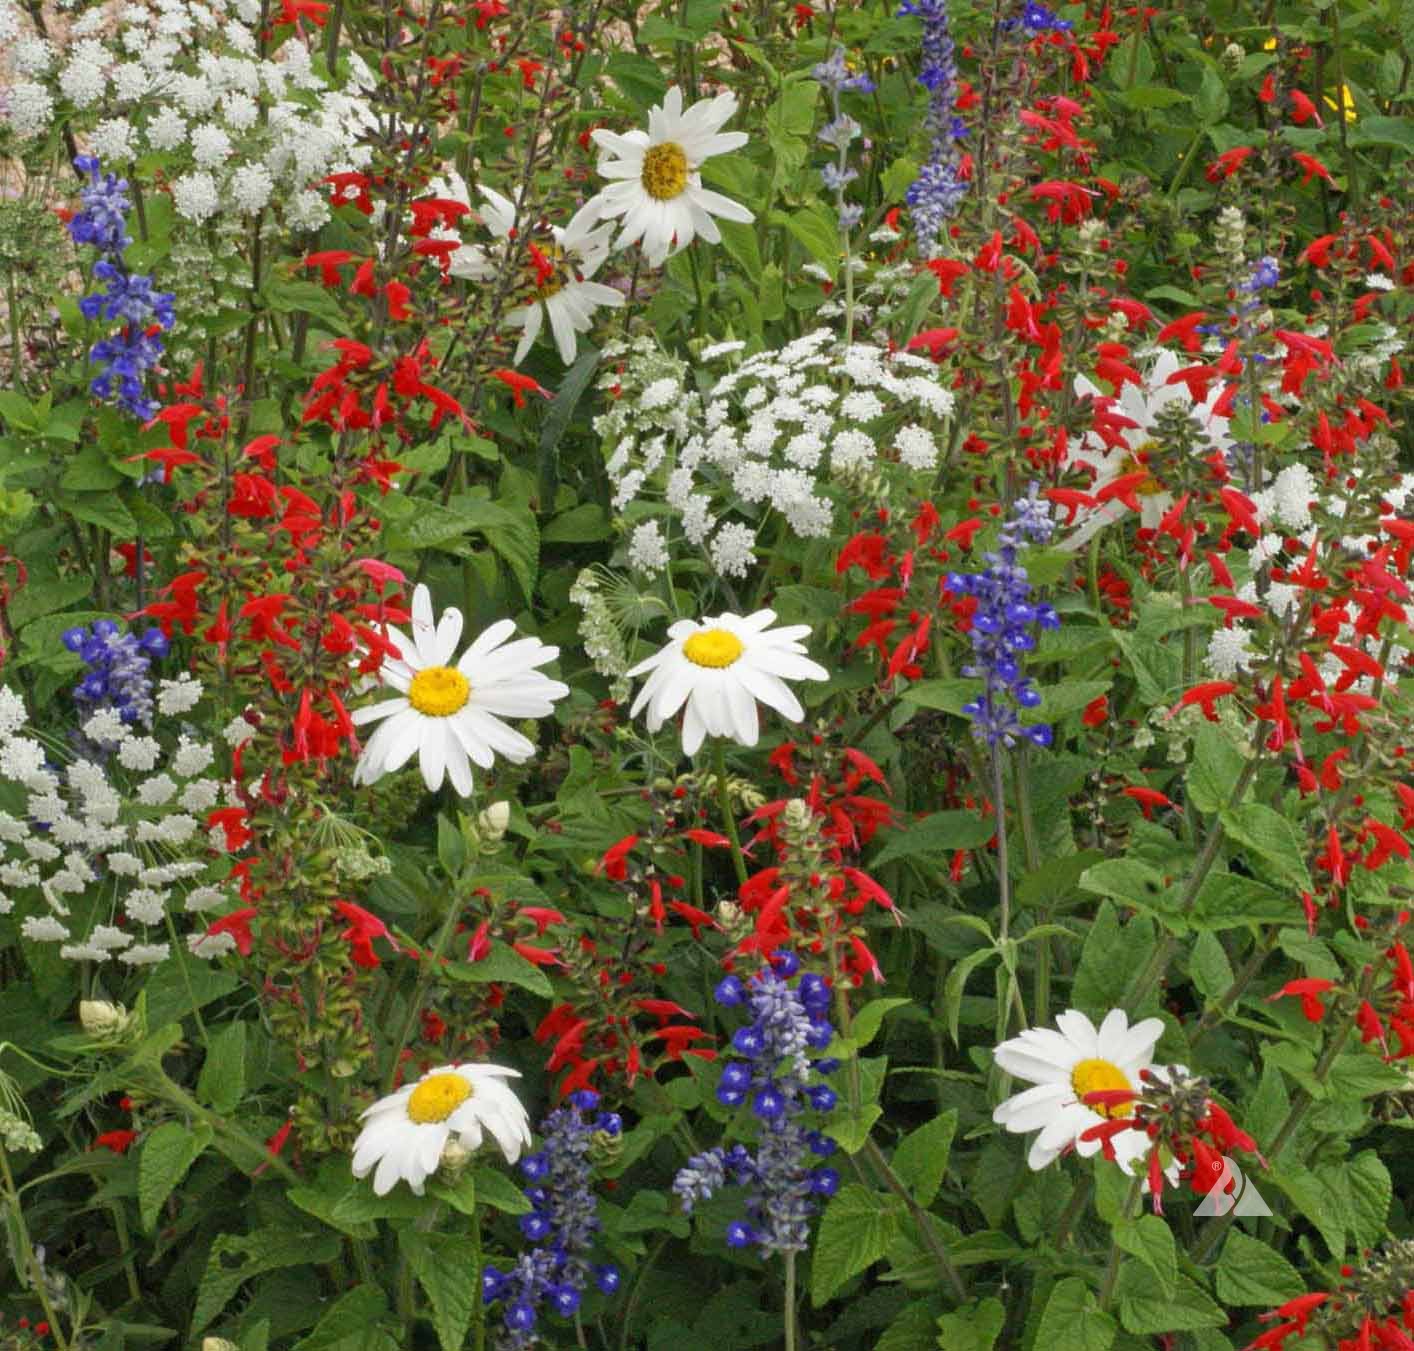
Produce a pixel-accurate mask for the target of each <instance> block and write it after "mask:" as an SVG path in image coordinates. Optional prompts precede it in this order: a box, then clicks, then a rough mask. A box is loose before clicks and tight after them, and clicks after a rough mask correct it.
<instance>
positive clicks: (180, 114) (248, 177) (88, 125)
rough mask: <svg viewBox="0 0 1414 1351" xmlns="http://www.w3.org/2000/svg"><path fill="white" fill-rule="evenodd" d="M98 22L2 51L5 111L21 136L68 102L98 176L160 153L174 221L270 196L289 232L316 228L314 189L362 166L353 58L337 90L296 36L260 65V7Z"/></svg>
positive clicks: (5, 23) (262, 203)
mask: <svg viewBox="0 0 1414 1351" xmlns="http://www.w3.org/2000/svg"><path fill="white" fill-rule="evenodd" d="M107 15H108V11H107V10H106V9H105V8H103V7H101V6H100V7H98V8H95V9H92V10H89V11H87V12H86V13H85V14H84V15H83V16H82V17H81V18H80V19H79V20H78V21H77V22H76V23H75V24H73V25H72V26H71V28H70V29H69V32H68V34H67V35H66V37H65V38H64V41H63V45H62V46H61V47H57V48H56V46H55V44H53V43H50V42H46V41H45V40H43V39H41V38H38V37H35V36H27V37H24V38H21V39H20V40H18V41H16V42H15V43H14V46H13V49H12V50H13V55H12V57H11V64H12V65H13V67H14V71H15V74H16V75H17V76H18V77H20V78H18V79H17V80H16V81H14V82H12V83H11V86H10V91H9V102H8V107H9V121H10V125H11V127H12V128H13V129H14V131H15V132H16V133H17V134H18V135H19V136H21V137H32V136H38V135H40V134H42V133H43V132H44V131H45V130H46V129H47V128H48V126H49V124H50V123H51V121H52V120H53V118H54V115H55V111H56V109H57V108H59V107H60V106H62V105H65V104H67V105H68V107H69V108H71V109H73V110H74V112H75V113H77V114H78V118H77V119H76V121H75V124H74V125H75V127H76V129H81V130H83V131H84V133H85V139H86V143H87V148H88V150H89V151H91V153H93V154H95V155H97V156H98V157H99V159H100V161H101V162H102V164H103V167H104V168H105V169H106V170H110V171H112V172H114V173H117V174H120V175H121V174H122V173H123V172H124V171H125V169H126V168H127V166H128V165H130V164H131V163H132V161H134V160H135V159H137V158H139V157H140V156H142V155H146V154H150V153H153V152H158V153H162V154H165V155H169V156H171V161H170V162H169V163H168V164H166V165H165V166H164V168H165V170H166V173H167V177H168V179H169V180H170V182H171V185H172V203H173V206H174V207H175V209H176V212H177V214H178V215H179V216H180V217H182V218H183V219H184V220H188V221H191V222H193V223H196V224H200V223H202V222H205V221H207V220H210V219H211V218H212V217H214V216H216V215H217V213H218V212H234V213H236V214H239V215H253V214H254V213H256V212H258V211H261V210H263V209H264V208H266V207H267V206H270V205H271V204H272V202H273V201H274V200H275V198H276V194H277V193H279V194H281V197H282V201H281V202H280V204H281V205H282V206H283V209H284V213H285V218H286V221H287V223H288V224H289V225H291V226H293V227H294V228H296V229H301V230H314V229H318V228H319V226H321V225H323V224H324V222H325V221H326V220H328V218H329V206H328V201H327V193H326V192H321V191H320V190H319V186H318V185H319V182H320V180H321V179H323V178H324V177H325V176H326V175H328V174H333V173H343V172H348V171H351V170H357V169H360V168H362V167H363V166H364V165H366V164H367V163H368V161H369V158H370V156H371V149H370V148H369V147H368V146H365V145H360V144H359V141H360V139H361V137H362V136H363V135H364V133H365V132H367V131H369V130H371V129H373V127H374V126H375V122H374V118H373V115H372V113H371V111H370V109H369V107H368V103H367V101H366V99H365V98H364V97H363V96H364V94H365V93H366V92H367V91H368V90H370V89H371V88H372V87H373V84H374V79H373V75H372V73H371V72H370V71H369V69H368V67H367V65H366V64H365V63H364V62H363V61H362V60H360V58H359V57H358V56H357V55H355V54H350V55H349V58H348V59H349V62H350V70H351V76H350V80H349V87H348V89H347V90H336V89H331V88H329V87H328V85H327V84H326V82H325V80H324V78H323V77H322V76H321V75H320V74H319V73H318V72H317V71H316V70H315V69H314V68H313V64H312V61H311V57H310V52H309V48H308V47H307V46H306V45H305V44H304V42H303V41H302V40H301V39H300V38H298V37H290V38H289V39H288V40H287V41H285V42H284V43H283V45H282V46H281V47H280V48H279V50H278V51H276V52H275V53H274V56H273V58H262V57H261V56H260V55H259V50H260V49H259V43H258V41H257V37H256V28H257V26H258V24H259V22H260V6H259V5H258V4H254V3H252V2H251V0H130V3H127V4H124V5H123V6H122V7H121V8H120V9H119V10H118V12H117V14H116V16H115V20H116V21H114V22H106V21H105V20H106V16H107ZM11 32H13V33H14V34H15V35H16V36H18V35H19V34H20V32H21V25H20V21H19V19H18V17H17V14H16V11H15V10H14V8H13V7H12V6H10V5H9V4H7V3H5V0H0V48H4V47H7V46H9V43H7V42H6V40H5V34H7V33H11ZM85 114H87V117H85V116H84V115H85Z"/></svg>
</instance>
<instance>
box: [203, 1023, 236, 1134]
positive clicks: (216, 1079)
mask: <svg viewBox="0 0 1414 1351" xmlns="http://www.w3.org/2000/svg"><path fill="white" fill-rule="evenodd" d="M245 1065H246V1025H245V1024H244V1023H227V1024H226V1025H225V1026H224V1027H220V1028H218V1029H217V1030H216V1031H215V1032H213V1033H212V1034H211V1045H210V1047H209V1049H208V1050H207V1052H206V1059H205V1060H204V1061H202V1064H201V1075H200V1077H199V1078H198V1079H197V1081H196V1091H197V1095H198V1096H199V1097H200V1098H201V1099H202V1101H203V1102H205V1103H207V1104H208V1105H210V1106H211V1107H213V1108H214V1109H215V1110H216V1111H218V1112H220V1113H221V1114H222V1115H226V1114H228V1113H230V1112H233V1111H235V1109H236V1107H237V1106H238V1105H239V1104H240V1100H241V1098H242V1097H243V1096H244V1095H245Z"/></svg>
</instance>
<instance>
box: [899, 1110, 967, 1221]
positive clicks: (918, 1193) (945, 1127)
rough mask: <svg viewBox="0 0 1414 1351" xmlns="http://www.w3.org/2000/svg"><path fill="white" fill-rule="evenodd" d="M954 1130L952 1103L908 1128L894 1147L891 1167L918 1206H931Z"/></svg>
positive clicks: (942, 1172)
mask: <svg viewBox="0 0 1414 1351" xmlns="http://www.w3.org/2000/svg"><path fill="white" fill-rule="evenodd" d="M956 1132H957V1109H956V1108H955V1107H953V1108H949V1109H948V1110H947V1111H946V1112H940V1113H939V1114H938V1115H937V1116H935V1117H934V1118H933V1119H932V1120H931V1121H929V1122H928V1123H927V1124H926V1125H923V1126H919V1127H918V1129H917V1130H915V1131H910V1132H909V1133H908V1134H907V1135H905V1136H904V1137H903V1139H902V1140H900V1141H899V1143H898V1148H897V1149H895V1150H894V1157H893V1170H894V1172H895V1173H897V1174H898V1176H899V1178H900V1180H901V1181H902V1182H903V1184H904V1186H905V1187H907V1188H908V1190H909V1191H910V1192H911V1193H912V1194H913V1199H914V1200H915V1201H917V1202H918V1204H919V1205H920V1206H925V1207H926V1206H931V1205H932V1204H933V1200H934V1198H935V1197H936V1196H937V1195H938V1188H939V1187H941V1186H942V1185H943V1176H944V1174H945V1173H946V1172H947V1168H948V1156H949V1155H950V1154H951V1152H952V1141H953V1136H954V1135H955V1134H956Z"/></svg>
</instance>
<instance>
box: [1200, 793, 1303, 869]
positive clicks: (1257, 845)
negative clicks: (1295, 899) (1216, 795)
mask: <svg viewBox="0 0 1414 1351" xmlns="http://www.w3.org/2000/svg"><path fill="white" fill-rule="evenodd" d="M1221 819H1222V823H1223V829H1224V830H1226V831H1227V834H1228V836H1229V838H1230V839H1233V840H1235V841H1236V842H1237V843H1238V844H1240V845H1242V846H1243V848H1245V849H1250V850H1252V851H1253V852H1254V853H1256V854H1258V855H1259V856H1260V857H1261V859H1262V861H1263V862H1264V863H1266V864H1268V865H1269V866H1270V868H1271V870H1272V872H1273V873H1274V874H1275V875H1276V876H1277V877H1279V878H1281V879H1282V880H1283V881H1285V882H1288V883H1290V884H1291V885H1292V886H1293V887H1295V888H1296V889H1297V890H1298V891H1310V890H1311V874H1310V873H1309V872H1308V871H1307V870H1306V841H1305V838H1304V837H1303V835H1302V834H1301V832H1300V831H1299V830H1297V828H1296V827H1295V826H1294V825H1293V824H1292V823H1291V821H1289V820H1288V819H1287V818H1286V817H1285V816H1283V815H1282V814H1281V813H1280V812H1278V811H1276V810H1274V809H1273V808H1271V807H1268V806H1266V805H1265V804H1264V803H1261V802H1247V803H1244V804H1243V805H1242V806H1240V807H1234V808H1233V809H1232V810H1231V811H1224V812H1223V813H1222V815H1221Z"/></svg>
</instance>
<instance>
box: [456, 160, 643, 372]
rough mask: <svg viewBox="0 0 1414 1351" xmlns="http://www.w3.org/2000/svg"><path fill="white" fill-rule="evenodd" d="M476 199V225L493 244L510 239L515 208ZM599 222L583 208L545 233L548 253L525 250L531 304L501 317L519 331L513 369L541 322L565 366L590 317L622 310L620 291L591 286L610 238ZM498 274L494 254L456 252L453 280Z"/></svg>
mask: <svg viewBox="0 0 1414 1351" xmlns="http://www.w3.org/2000/svg"><path fill="white" fill-rule="evenodd" d="M481 195H482V197H484V198H485V199H486V200H485V203H484V205H483V206H482V207H481V219H482V221H483V222H484V223H485V225H486V228H487V229H489V230H490V231H491V233H492V234H494V235H495V236H496V237H497V238H498V239H501V240H503V241H504V240H506V239H509V238H510V236H511V232H512V231H514V230H516V229H518V226H517V224H516V208H515V203H514V202H512V201H511V200H510V199H509V198H507V197H503V196H501V194H500V193H499V192H497V191H495V189H493V188H488V187H484V186H483V187H482V189H481ZM598 221H599V217H598V213H597V211H595V209H594V206H593V203H588V204H586V205H585V206H583V207H581V208H580V209H579V211H577V212H576V213H575V215H574V216H573V217H572V218H571V220H570V223H569V224H568V225H566V226H563V227H561V226H558V225H552V226H551V227H550V236H551V238H552V239H553V240H554V243H553V244H552V245H551V246H550V247H549V248H541V247H540V246H539V245H538V244H536V243H534V242H531V243H530V244H529V245H528V247H527V249H526V262H527V264H528V266H529V270H530V274H531V275H530V281H529V290H530V292H531V294H532V296H533V297H534V298H533V299H532V300H531V301H530V302H529V303H528V304H526V305H521V306H519V307H518V308H516V309H513V310H511V311H509V313H507V315H506V323H507V324H508V325H509V326H510V327H511V328H518V329H521V330H522V333H521V339H520V343H519V345H518V346H517V347H516V354H515V362H516V364H517V365H519V364H520V362H522V361H523V360H524V359H525V355H526V353H527V352H529V351H530V349H531V347H532V346H533V345H534V343H535V339H536V338H538V337H539V336H540V330H541V329H542V328H543V327H544V324H545V319H546V316H548V317H549V320H550V331H551V333H553V334H554V336H555V346H556V347H557V348H558V349H559V353H560V360H561V361H563V362H564V363H565V365H566V366H569V365H572V364H573V363H574V356H575V350H576V348H577V347H578V335H579V334H581V333H588V332H589V329H590V327H591V325H592V324H593V322H594V311H595V310H596V309H599V308H600V307H603V306H607V307H608V308H610V309H618V308H619V307H620V306H622V305H623V303H624V296H623V293H622V292H621V291H616V290H614V288H613V287H612V286H605V285H604V284H603V283H602V282H597V281H593V280H592V278H593V276H594V274H595V273H596V272H597V271H598V270H599V269H600V267H601V266H603V263H604V260H605V259H606V258H607V257H608V256H609V237H610V236H611V235H612V234H613V233H614V226H613V222H612V221H606V222H604V223H603V224H599V223H598ZM504 247H505V245H504V243H503V244H501V245H498V246H497V248H496V250H495V252H497V253H499V252H500V251H501V250H502V249H504ZM497 270H498V263H497V261H496V259H495V258H494V256H493V254H492V253H490V252H488V251H487V250H486V249H483V248H481V247H479V246H477V245H471V246H468V247H464V248H460V249H458V250H457V251H456V253H455V254H454V255H453V257H452V263H451V272H452V275H453V276H457V277H466V278H468V279H470V280H472V281H489V280H491V279H492V278H493V277H495V275H496V272H497Z"/></svg>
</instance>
